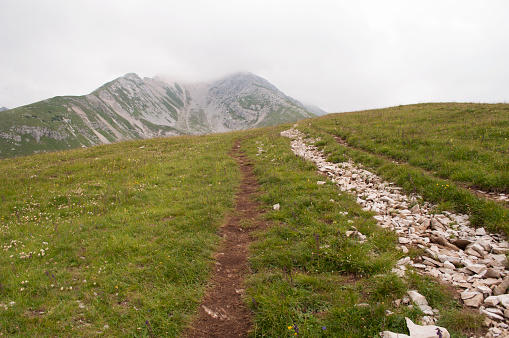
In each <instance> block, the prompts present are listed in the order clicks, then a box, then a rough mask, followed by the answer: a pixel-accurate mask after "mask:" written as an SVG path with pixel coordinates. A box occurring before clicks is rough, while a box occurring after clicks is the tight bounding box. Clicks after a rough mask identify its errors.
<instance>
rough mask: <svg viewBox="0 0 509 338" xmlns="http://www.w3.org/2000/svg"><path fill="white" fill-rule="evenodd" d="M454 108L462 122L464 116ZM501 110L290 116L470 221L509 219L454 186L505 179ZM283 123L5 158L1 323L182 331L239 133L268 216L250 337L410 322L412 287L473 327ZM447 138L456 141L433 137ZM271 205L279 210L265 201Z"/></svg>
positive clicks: (63, 329) (219, 214) (255, 275)
mask: <svg viewBox="0 0 509 338" xmlns="http://www.w3.org/2000/svg"><path fill="white" fill-rule="evenodd" d="M479 107H481V108H482V109H481V108H479ZM468 109H470V110H471V111H470V110H468ZM467 110H468V111H467ZM459 112H462V114H463V115H465V114H470V115H465V116H469V117H472V119H470V118H469V119H463V120H462V119H461V116H463V115H461V114H460V113H459ZM481 113H482V114H481ZM506 113H507V111H506V106H505V105H501V106H498V105H497V106H493V105H483V106H477V105H415V106H409V107H397V108H392V109H389V110H381V111H372V112H361V113H351V114H344V115H331V116H326V117H322V118H319V119H313V120H307V121H305V123H300V126H299V129H301V130H302V131H304V132H306V133H308V134H309V135H311V136H315V137H321V141H319V142H318V144H317V145H319V146H320V147H323V149H324V150H325V152H326V153H327V154H328V156H329V159H330V160H333V161H336V162H339V161H344V160H345V159H346V158H347V157H350V158H352V159H354V160H355V161H356V162H358V163H362V164H363V165H365V166H367V167H370V168H373V170H375V171H376V172H377V173H379V174H380V175H382V176H384V177H385V178H386V179H387V180H391V181H393V182H395V183H396V184H397V185H400V186H403V187H404V188H405V190H406V191H407V192H416V193H418V194H421V195H422V196H423V198H424V199H426V200H430V201H435V202H437V203H439V204H440V205H439V206H440V207H441V208H443V209H449V208H452V209H457V210H458V211H460V212H467V213H470V214H471V215H472V222H473V223H474V224H475V225H477V226H481V225H486V226H488V227H490V228H491V229H493V230H497V229H498V230H500V229H502V230H506V231H507V229H509V228H508V227H509V225H508V216H507V210H505V209H503V207H502V206H500V205H498V204H496V203H492V202H486V201H484V200H482V199H480V198H478V197H476V196H474V195H472V194H470V193H469V192H467V191H466V190H465V189H463V188H462V187H461V185H463V184H469V185H472V186H478V187H483V188H484V189H486V190H492V191H506V190H504V188H503V184H505V183H500V182H505V181H504V179H505V178H504V177H505V176H504V173H503V172H502V171H503V170H505V168H506V167H505V166H506V165H507V164H506V163H507V162H504V161H506V159H505V158H502V159H499V158H498V157H497V156H498V155H497V154H502V155H504V154H505V156H506V157H507V153H504V151H505V150H504V149H507V147H506V145H507V144H506V143H505V142H506V141H505V137H506V136H505V137H504V140H503V141H502V136H503V135H506V134H507V129H508V128H507V125H506V124H504V123H505V122H504V121H505V120H504V119H505V117H506V116H507V115H504V114H506ZM454 114H456V115H454ZM405 116H406V118H407V119H406V120H405ZM454 116H456V118H453V117H454ZM473 117H476V118H475V119H474V118H473ZM449 118H450V119H451V122H450V123H449V120H448V119H449ZM458 118H459V119H460V122H462V123H463V124H461V123H460V122H457V121H456V120H457V119H458ZM377 119H378V122H377ZM419 119H420V120H419ZM455 121H456V122H455ZM308 123H309V124H310V125H308ZM377 124H378V126H376V125H377ZM504 126H505V127H504ZM289 127H290V125H286V126H280V127H271V128H264V129H259V130H257V131H256V132H252V131H245V132H238V133H228V134H221V135H210V136H199V137H176V138H166V139H153V140H142V141H132V142H124V143H117V144H112V145H108V146H99V147H93V148H89V149H80V150H72V151H67V152H58V153H49V154H42V155H37V156H29V157H19V158H14V159H4V160H1V161H0V198H1V200H2V203H1V204H0V246H1V247H0V248H1V249H2V251H0V333H2V334H3V335H5V336H22V337H32V336H38V337H45V336H47V337H53V336H83V337H87V336H96V335H99V334H102V335H104V336H133V337H159V336H168V337H177V336H179V335H180V334H181V332H182V330H183V329H184V328H185V326H186V325H189V323H190V322H191V321H192V319H193V316H195V314H196V312H197V309H198V306H199V303H200V301H201V300H202V297H203V295H204V292H205V289H206V286H207V283H208V281H209V277H210V271H211V264H212V257H213V253H214V251H215V250H216V249H217V245H218V242H219V238H218V236H217V230H218V227H219V226H220V225H221V223H222V221H223V219H224V217H225V215H226V214H227V213H229V212H232V211H233V204H234V196H235V192H236V190H237V188H238V186H239V181H240V172H239V170H238V166H237V164H236V162H235V160H234V159H232V158H231V157H230V156H229V151H230V149H231V147H232V145H233V143H234V140H235V139H237V138H242V139H243V141H242V150H244V151H245V152H246V153H247V154H248V156H249V157H250V158H251V160H252V162H253V164H254V168H255V173H256V175H257V177H258V180H259V183H260V196H259V200H260V202H261V203H262V206H263V207H264V208H265V209H266V210H267V213H266V214H265V217H266V220H267V222H268V223H269V224H271V226H270V227H268V228H267V229H265V230H259V231H258V232H257V233H256V235H255V236H256V238H257V242H256V243H255V244H253V245H252V247H251V248H250V259H249V266H250V269H251V272H252V273H251V274H250V275H249V276H247V278H246V288H247V297H246V303H248V304H249V306H250V307H251V309H252V310H253V314H254V326H253V332H252V335H253V336H254V337H261V336H265V337H289V336H292V337H293V336H296V334H297V335H298V336H303V337H373V336H376V335H377V334H378V333H379V332H380V331H383V330H392V331H395V332H400V333H404V332H405V331H406V325H405V321H404V317H410V318H411V319H413V320H417V319H418V318H419V317H420V316H422V313H421V312H420V310H418V309H417V308H416V307H413V308H410V307H407V306H400V307H397V306H396V305H395V304H394V303H393V301H394V300H395V299H399V298H401V297H402V296H403V295H404V294H405V293H406V291H407V290H409V289H417V290H418V291H420V292H421V293H422V294H424V295H425V296H426V297H427V298H428V301H429V303H430V305H431V306H432V307H433V308H437V309H439V310H440V314H441V318H440V322H439V325H443V326H445V327H447V328H448V329H449V331H451V332H452V334H453V337H463V336H464V334H466V333H475V332H476V331H475V330H476V325H477V326H478V324H479V323H480V322H479V320H480V316H478V315H476V314H471V313H467V312H464V311H463V309H462V308H461V306H460V304H459V303H458V302H450V301H449V300H450V299H452V298H453V293H452V291H451V290H450V289H448V288H447V287H443V286H441V285H440V284H439V283H435V282H434V281H432V280H430V279H428V278H423V277H422V276H420V275H418V274H413V273H410V274H408V277H407V278H404V279H401V278H399V277H397V276H396V275H394V274H393V273H392V272H391V270H392V267H393V266H394V264H395V262H396V261H397V260H398V259H400V258H402V257H403V254H402V253H401V252H400V251H398V250H397V249H396V244H397V241H396V236H395V234H393V233H391V232H389V231H387V230H384V229H382V228H379V227H377V226H376V222H375V221H374V219H373V218H372V216H373V214H372V213H368V212H365V211H363V210H362V209H361V207H360V206H358V205H357V204H356V203H355V198H354V197H353V196H351V195H349V194H347V193H342V192H340V191H339V190H338V189H337V188H336V187H335V186H334V185H333V184H331V183H330V181H328V180H327V179H326V178H325V177H324V176H322V175H320V174H318V173H317V172H316V168H315V167H314V166H313V165H312V164H310V163H309V162H306V161H304V160H302V159H301V158H299V157H297V156H295V155H294V154H293V153H292V152H291V150H290V146H289V142H290V141H289V140H288V139H286V138H282V137H280V136H279V132H280V131H281V130H284V129H287V128H289ZM376 127H379V129H376ZM491 127H493V128H491ZM398 128H399V134H398ZM409 128H410V129H409ZM412 128H413V129H412ZM419 128H421V129H419ZM476 128H477V129H476ZM483 128H484V129H483ZM458 129H459V130H458ZM411 130H414V132H413V133H411V132H410V131H411ZM461 130H462V131H461ZM475 130H478V132H475ZM483 130H484V133H482V131H483ZM461 132H463V134H461ZM418 133H420V134H418ZM504 133H505V134H504ZM331 134H333V135H337V136H340V137H343V138H346V139H347V141H348V142H349V143H352V144H353V145H355V148H347V147H344V146H342V145H340V144H338V143H337V142H336V140H335V139H334V138H333V137H332V135H331ZM391 135H395V136H391ZM398 135H399V136H398ZM402 135H404V136H402ZM445 135H449V136H447V137H448V139H449V140H451V139H452V141H451V142H452V145H447V144H445V145H444V144H443V142H446V139H445V138H444V137H445ZM450 135H459V136H455V137H451V136H450ZM461 135H463V136H461ZM483 135H484V136H483ZM460 136H461V137H460ZM495 136H496V137H495ZM391 137H394V138H391ZM468 137H470V138H474V139H475V140H473V141H472V142H470V143H471V144H470V146H471V147H472V149H474V150H476V151H477V154H483V156H480V157H475V158H474V157H471V158H470V159H466V161H467V164H465V165H464V166H463V164H462V165H461V166H459V167H455V168H456V169H454V170H453V171H451V172H450V173H449V174H447V173H446V174H443V173H442V172H441V171H440V168H442V167H444V168H445V167H446V165H445V164H446V163H449V162H447V161H453V162H454V161H456V160H454V158H453V157H451V156H452V155H451V152H450V150H451V149H459V148H460V145H461V147H467V146H469V141H468ZM377 140H378V141H377ZM380 140H381V141H380ZM418 141H419V142H418ZM460 141H461V142H460ZM499 141H500V142H499ZM440 142H442V143H440ZM417 143H419V144H420V146H419V147H417V146H415V147H414V145H415V144H417ZM497 144H498V146H497ZM425 146H426V147H428V148H425ZM384 147H385V148H384ZM448 147H449V148H451V149H448ZM454 147H458V148H454ZM497 147H498V148H497ZM503 147H506V148H503ZM442 148H443V149H442ZM383 149H385V150H383ZM469 149H470V148H469ZM442 150H443V151H442ZM398 151H399V152H400V153H398ZM433 151H435V154H434V156H433V158H432V159H431V160H430V161H431V162H432V166H431V164H430V167H426V166H424V165H420V164H419V162H418V161H417V159H418V158H421V159H422V156H425V155H424V154H428V157H429V156H430V154H433ZM468 151H469V154H473V153H474V152H471V150H468ZM380 154H383V155H386V156H387V157H383V156H379V155H380ZM398 154H400V155H398ZM469 156H470V155H469ZM451 158H452V160H451ZM391 159H392V160H394V159H397V160H398V162H400V163H395V162H394V161H392V160H391ZM448 159H449V160H448ZM475 159H477V161H478V162H479V161H481V162H482V163H487V166H491V167H490V168H491V169H489V170H488V171H486V170H485V169H483V168H481V166H476V165H478V164H476V163H475V162H476V160H475ZM497 161H500V162H497ZM401 162H405V163H401ZM460 162H461V161H456V162H454V164H455V165H457V164H458V163H460ZM460 164H461V163H460ZM458 165H459V164H458ZM470 165H471V167H470V168H471V170H472V171H477V170H480V171H479V172H480V173H481V174H480V176H487V175H489V174H490V172H489V171H491V174H493V175H492V176H491V178H486V180H485V183H479V182H480V181H475V180H474V179H472V178H471V177H470V178H465V179H464V180H460V179H458V178H456V176H455V175H459V174H457V173H456V171H464V172H467V170H466V167H469V166H470ZM497 166H498V167H497ZM435 172H436V173H435ZM444 172H445V171H444ZM505 174H507V170H506V171H505ZM461 175H463V174H461ZM461 175H459V176H461ZM462 177H467V176H466V174H465V175H463V176H462ZM317 181H327V183H326V184H324V185H318V184H317ZM486 182H487V183H486ZM493 182H499V183H500V184H499V183H496V184H495V183H493ZM483 184H486V185H483ZM505 187H507V185H506V186H505ZM277 203H279V204H280V210H273V208H272V206H273V205H274V204H277ZM241 224H242V226H243V227H251V226H253V225H256V224H257V223H256V222H254V221H252V220H244V221H242V222H241ZM347 231H358V232H359V233H361V234H362V235H365V236H366V239H365V240H362V239H361V237H359V236H358V235H355V234H353V235H352V234H351V233H348V234H350V235H349V236H348V235H347ZM444 300H447V301H444Z"/></svg>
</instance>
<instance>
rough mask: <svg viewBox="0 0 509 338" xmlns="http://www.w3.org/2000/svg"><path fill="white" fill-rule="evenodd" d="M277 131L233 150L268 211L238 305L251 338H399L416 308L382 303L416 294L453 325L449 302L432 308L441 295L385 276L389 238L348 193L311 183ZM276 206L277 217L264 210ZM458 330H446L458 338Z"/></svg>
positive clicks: (305, 166) (309, 172)
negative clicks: (244, 161) (394, 336)
mask: <svg viewBox="0 0 509 338" xmlns="http://www.w3.org/2000/svg"><path fill="white" fill-rule="evenodd" d="M288 127H289V126H286V128H288ZM283 129H284V128H279V129H276V128H273V129H272V131H271V132H267V133H264V134H261V135H258V136H257V137H256V138H251V139H250V140H249V141H248V142H246V143H244V146H243V149H244V150H245V151H246V152H247V153H248V154H249V156H250V157H251V159H252V160H253V161H254V163H255V172H256V174H257V176H258V177H259V181H260V184H261V192H262V194H261V196H260V201H261V202H263V204H264V205H265V208H267V209H268V210H270V211H269V212H267V213H266V215H265V217H266V219H267V220H268V221H270V223H271V224H272V225H271V226H270V227H269V228H268V229H267V230H263V231H261V232H259V233H258V235H257V239H258V241H257V242H256V243H255V244H254V245H252V247H251V253H250V257H251V258H250V268H251V270H252V275H251V276H250V277H249V279H248V281H247V284H248V294H249V298H248V299H247V300H246V302H247V303H248V304H249V306H250V307H251V308H252V310H253V312H254V315H255V326H254V328H253V336H254V337H264V336H265V337H291V336H292V337H293V336H295V333H296V330H295V327H297V328H298V333H299V335H300V336H303V337H375V336H377V335H378V333H379V332H381V331H383V330H392V331H395V332H400V333H404V332H406V324H405V321H404V318H405V317H410V318H411V319H413V320H417V319H418V318H420V316H422V313H421V312H420V310H418V309H417V308H413V309H411V308H408V307H406V306H404V307H395V306H394V305H393V303H392V302H393V300H395V299H398V298H400V297H402V296H403V295H404V294H406V291H407V290H409V289H417V290H419V291H421V292H423V293H424V294H426V295H427V296H428V297H429V301H430V305H431V306H433V307H436V308H439V309H440V311H441V313H442V314H443V320H449V321H454V319H452V318H454V316H457V313H458V312H459V308H460V306H459V304H458V303H451V302H449V303H448V304H442V303H443V300H442V299H443V298H440V297H435V295H437V294H439V295H440V296H441V297H445V299H451V298H452V296H451V295H450V294H449V293H448V291H447V290H446V289H444V288H443V287H441V286H440V285H438V284H437V283H429V282H424V281H423V279H422V277H420V276H418V275H414V276H413V277H412V278H411V279H410V278H409V279H401V278H399V277H397V276H396V275H394V274H393V273H392V272H391V269H392V267H393V266H394V264H395V262H396V260H398V259H399V258H401V257H403V254H402V253H401V252H400V251H398V250H396V243H397V240H396V236H395V235H394V234H393V233H391V232H389V231H387V230H384V229H383V228H379V227H377V226H376V223H375V221H374V219H373V218H372V216H373V214H372V213H368V212H364V211H363V210H362V209H361V207H360V206H359V205H357V204H356V203H355V198H354V197H352V195H349V194H346V193H341V192H340V191H339V189H337V188H336V187H334V186H333V185H332V184H331V183H330V181H328V183H326V184H325V185H318V184H317V181H319V180H324V177H323V176H321V175H319V174H317V172H316V169H315V167H314V166H313V165H311V164H310V163H308V162H305V161H303V160H302V159H301V158H299V157H296V156H295V155H294V154H293V153H292V152H291V150H290V149H289V142H290V141H289V140H288V139H285V138H281V137H279V136H278V133H279V131H280V130H283ZM256 147H261V148H262V149H263V152H262V153H261V154H259V153H258V149H257V148H256ZM276 203H279V204H280V210H272V206H273V205H274V204H276ZM353 229H357V230H358V231H359V232H361V233H362V234H364V235H366V236H367V239H366V241H365V242H360V241H359V240H357V239H356V238H355V237H347V236H346V231H348V230H353ZM426 281H427V279H426ZM429 284H432V285H429ZM387 310H389V311H391V312H392V314H390V315H388V314H387V312H386V311H387ZM474 317H475V319H476V320H477V318H478V316H477V317H476V316H474ZM462 329H463V326H460V327H459V328H458V327H456V328H455V329H453V330H451V331H452V332H453V333H454V336H455V337H460V336H462V335H461V333H460V332H461V330H462Z"/></svg>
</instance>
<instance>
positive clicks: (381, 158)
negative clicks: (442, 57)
mask: <svg viewBox="0 0 509 338" xmlns="http://www.w3.org/2000/svg"><path fill="white" fill-rule="evenodd" d="M507 109H509V105H470V104H431V105H413V106H405V107H396V108H390V109H385V110H377V111H367V112H358V113H349V114H334V115H330V116H329V115H328V116H325V117H321V118H317V119H314V120H310V123H309V124H302V127H300V128H299V129H301V130H302V131H304V132H305V133H307V134H308V135H311V136H313V137H320V138H321V141H320V142H319V143H318V145H319V146H320V147H321V148H322V149H323V150H324V151H325V152H326V153H327V154H328V155H329V158H328V159H329V161H332V162H343V161H344V160H345V159H346V158H347V157H348V158H351V159H353V160H354V161H356V162H357V163H361V164H363V165H364V166H366V167H368V168H370V169H371V170H373V171H374V172H376V173H377V174H379V175H380V176H382V177H383V178H384V179H386V180H387V181H392V182H395V183H396V184H397V185H399V186H401V187H403V188H404V189H405V191H407V192H408V193H411V192H414V193H417V194H419V195H421V196H422V197H423V198H424V199H425V200H428V201H431V202H433V203H436V204H438V206H439V210H440V209H442V210H453V211H456V212H459V213H467V214H470V215H471V216H472V218H471V221H472V224H473V225H474V226H476V227H481V226H483V227H487V228H488V229H490V230H491V231H500V232H504V233H506V234H507V233H509V210H508V209H507V208H505V207H504V206H503V205H502V204H499V203H496V202H493V201H488V200H485V199H483V198H478V197H477V196H475V195H474V194H472V193H471V192H470V191H469V190H468V189H466V186H467V187H479V186H480V185H481V184H480V183H479V182H480V181H479V180H477V179H475V180H474V178H472V177H471V178H468V177H470V176H468V175H467V173H468V172H470V171H473V172H475V173H477V174H476V175H477V176H483V177H484V183H483V184H484V185H482V187H483V188H484V189H486V190H488V191H507V189H508V187H509V183H508V182H506V180H507V178H508V177H509V176H508V175H509V170H505V169H503V170H498V169H495V168H506V166H507V165H508V163H509V157H508V156H507V155H504V150H503V149H502V148H504V147H506V146H507V149H508V150H509V141H506V140H505V136H507V133H508V131H507V130H508V129H509V128H508V127H507V126H508V124H507V123H506V122H505V121H507V122H508V123H509V121H508V117H507V116H509V115H507ZM465 110H468V111H470V112H471V114H475V112H477V115H476V116H477V118H478V120H475V123H473V124H472V125H475V126H478V127H475V128H480V127H479V126H486V125H489V124H490V123H493V129H486V130H485V131H486V133H485V134H484V135H485V136H484V141H482V140H483V138H481V140H479V139H475V137H474V136H475V135H476V134H475V133H474V132H473V130H474V129H475V128H474V127H471V124H467V126H466V127H465V125H464V124H463V120H462V119H460V122H456V123H454V122H453V121H456V120H455V119H454V116H456V118H457V113H458V111H459V112H463V111H465ZM492 112H493V113H492ZM405 113H406V114H407V120H404V119H403V116H405V115H404V114H405ZM428 115H429V116H428ZM423 116H427V117H426V118H425V119H424V120H419V117H420V118H421V119H423ZM487 116H488V117H490V118H488V117H487ZM426 121H428V122H426ZM429 121H434V122H433V123H431V122H429ZM437 121H439V122H442V123H443V124H438V123H439V122H437ZM426 123H428V124H426ZM416 125H419V126H420V127H419V128H422V130H431V131H430V132H429V133H425V132H422V133H420V134H419V135H417V134H415V133H416V132H415V131H414V134H412V133H410V132H409V130H415V128H416ZM380 126H384V127H383V128H382V127H380ZM437 126H439V127H437ZM469 127H471V128H469ZM377 128H380V130H383V131H384V133H385V134H383V135H384V136H382V134H381V133H382V131H377V130H378V129H377ZM345 130H348V133H345ZM390 130H394V131H396V130H399V131H400V134H401V133H403V134H404V135H414V137H415V138H416V139H419V140H421V141H419V142H417V141H415V142H414V143H419V144H421V146H420V147H412V146H411V144H413V143H411V142H410V141H408V139H407V138H406V137H405V138H401V137H397V136H393V137H392V138H391V137H390V136H388V133H389V131H390ZM419 130H421V129H419ZM433 130H439V131H441V132H440V133H438V132H433ZM452 135H463V139H458V140H455V141H454V144H455V145H454V147H446V146H443V144H442V143H444V142H445V143H447V140H446V136H447V137H448V138H449V139H450V137H452ZM465 135H467V136H468V135H470V137H474V139H472V140H471V141H469V140H468V139H467V136H465ZM500 135H502V136H500ZM333 136H339V137H342V138H345V139H346V140H347V142H348V143H349V144H350V142H352V144H353V145H354V146H353V147H346V146H344V145H342V144H339V143H338V142H337V141H336V139H334V137H333ZM375 136H376V137H375ZM377 139H378V140H383V142H382V143H383V145H381V144H382V143H378V142H375V141H376V140H377ZM487 140H497V141H498V142H499V143H498V144H497V145H496V146H495V144H496V143H494V142H493V143H489V144H490V145H491V146H490V147H491V148H490V147H488V146H487V145H486V144H488V143H487V142H488V141H487ZM441 142H442V143H441ZM376 144H378V146H376V147H375V146H374V145H376ZM424 144H427V145H428V146H424ZM440 144H442V145H440ZM368 145H372V146H373V147H370V146H368ZM403 146H406V147H407V148H405V149H406V150H404V151H402V154H404V156H403V155H401V156H396V155H395V154H396V153H397V149H400V148H401V147H403ZM465 147H469V149H470V150H471V152H473V153H483V154H484V157H482V158H481V157H474V158H471V159H470V160H468V161H467V160H465V159H463V160H461V161H459V160H455V157H454V156H452V155H451V153H454V151H455V149H460V148H461V149H464V148H465ZM430 154H434V156H433V159H430V157H429V155H430ZM388 155H390V156H388ZM499 155H500V156H499ZM419 159H420V160H419ZM428 159H430V160H429V161H428ZM394 160H397V162H395V161H394ZM421 160H422V162H426V161H428V162H426V163H428V164H429V163H434V164H433V166H434V167H433V168H434V169H436V170H438V171H430V170H429V169H430V167H426V166H425V165H422V164H420V163H421V162H419V161H421ZM429 165H431V164H429ZM442 167H444V168H445V167H447V168H453V167H454V170H453V174H444V173H445V171H441V169H440V168H442ZM433 168H432V169H433ZM461 173H464V174H461ZM460 176H461V177H463V179H461V180H460V179H458V177H460ZM477 176H475V177H477ZM488 182H491V183H488ZM494 182H498V183H494ZM501 182H502V183H501Z"/></svg>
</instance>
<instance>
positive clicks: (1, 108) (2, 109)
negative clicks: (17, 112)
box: [0, 107, 9, 111]
mask: <svg viewBox="0 0 509 338" xmlns="http://www.w3.org/2000/svg"><path fill="white" fill-rule="evenodd" d="M6 110H9V108H7V107H0V111H6Z"/></svg>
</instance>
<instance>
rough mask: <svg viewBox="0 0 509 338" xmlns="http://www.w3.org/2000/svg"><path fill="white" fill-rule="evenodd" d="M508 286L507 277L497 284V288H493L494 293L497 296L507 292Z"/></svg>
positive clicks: (508, 279)
mask: <svg viewBox="0 0 509 338" xmlns="http://www.w3.org/2000/svg"><path fill="white" fill-rule="evenodd" d="M508 287H509V278H506V279H504V280H503V281H502V283H500V284H498V285H497V286H495V288H494V289H493V294H494V295H495V296H499V295H502V294H504V293H505V292H506V290H507V288H508Z"/></svg>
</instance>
